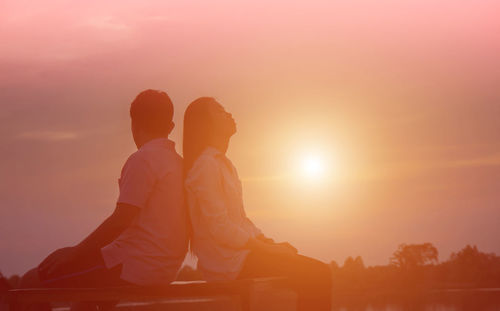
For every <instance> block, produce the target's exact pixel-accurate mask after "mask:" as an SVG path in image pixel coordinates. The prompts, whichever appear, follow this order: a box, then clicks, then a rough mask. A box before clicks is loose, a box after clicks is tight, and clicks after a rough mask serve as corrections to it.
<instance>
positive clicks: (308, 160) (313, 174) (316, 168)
mask: <svg viewBox="0 0 500 311" xmlns="http://www.w3.org/2000/svg"><path fill="white" fill-rule="evenodd" d="M299 168H300V175H301V176H302V177H303V178H305V179H307V180H310V181H318V180H321V179H323V178H324V176H325V174H326V170H327V166H326V163H325V160H324V157H323V156H322V155H321V154H319V153H309V154H305V155H303V156H302V157H301V159H300V165H299Z"/></svg>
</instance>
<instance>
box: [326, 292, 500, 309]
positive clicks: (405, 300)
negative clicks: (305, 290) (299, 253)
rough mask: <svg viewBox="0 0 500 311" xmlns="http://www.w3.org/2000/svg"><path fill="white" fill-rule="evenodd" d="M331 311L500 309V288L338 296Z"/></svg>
mask: <svg viewBox="0 0 500 311" xmlns="http://www.w3.org/2000/svg"><path fill="white" fill-rule="evenodd" d="M332 311H500V288H493V289H468V290H440V291H434V292H422V293H418V294H415V293H404V292H402V293H398V294H395V293H386V294H380V293H379V294H377V295H368V294H367V295H350V296H338V297H334V303H333V308H332Z"/></svg>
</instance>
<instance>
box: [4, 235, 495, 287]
mask: <svg viewBox="0 0 500 311" xmlns="http://www.w3.org/2000/svg"><path fill="white" fill-rule="evenodd" d="M330 267H331V271H332V276H333V280H334V282H333V287H334V289H336V290H340V291H343V290H346V291H360V290H361V291H365V290H366V291H371V290H378V291H380V290H395V289H396V290H399V289H401V290H408V289H412V290H415V289H422V290H425V289H441V288H448V289H450V288H478V287H497V288H500V256H497V255H495V254H493V253H483V252H481V251H479V250H478V249H477V247H476V246H470V245H467V246H465V247H464V248H463V249H462V250H460V251H458V252H456V253H452V254H451V256H450V258H449V259H448V260H446V261H443V262H439V261H438V250H437V249H436V247H434V245H432V244H431V243H423V244H401V245H400V246H399V248H398V249H397V250H396V251H395V252H394V253H393V255H392V256H391V257H390V258H389V264H388V265H385V266H369V267H365V265H364V263H363V259H362V258H361V257H360V256H357V257H355V258H353V257H348V258H347V259H346V260H345V261H344V264H343V265H342V266H340V265H339V264H337V263H336V262H335V261H331V262H330ZM202 278H203V276H202V274H201V272H199V271H198V270H196V269H194V268H193V267H191V266H184V267H183V268H182V269H181V271H180V272H179V275H178V278H177V279H178V280H179V281H189V280H200V279H202ZM19 281H20V277H19V276H18V275H13V276H11V277H9V278H2V274H1V273H0V288H1V287H12V288H16V287H18V285H19Z"/></svg>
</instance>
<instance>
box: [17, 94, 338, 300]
mask: <svg viewBox="0 0 500 311" xmlns="http://www.w3.org/2000/svg"><path fill="white" fill-rule="evenodd" d="M130 117H131V129H132V136H133V139H134V142H135V144H136V146H137V148H138V150H137V151H136V152H135V153H133V154H132V155H131V156H130V157H129V158H128V160H127V161H126V163H125V165H124V166H123V169H122V172H121V176H120V179H119V180H118V183H119V188H120V194H119V197H118V200H117V203H116V208H115V210H114V212H113V213H112V215H111V216H109V217H108V218H107V219H106V220H105V221H104V222H103V223H102V224H101V225H100V226H99V227H98V228H97V229H96V230H95V231H94V232H92V233H91V234H90V235H89V236H88V237H86V238H85V239H84V240H83V241H81V242H80V243H79V244H77V245H76V246H72V247H66V248H61V249H58V250H56V251H55V252H53V253H52V254H50V255H49V256H48V257H47V258H46V259H45V260H44V261H43V262H42V263H41V264H40V265H39V266H38V267H37V268H35V269H32V270H30V271H28V272H27V273H26V274H25V275H24V276H23V278H22V280H21V287H24V288H28V287H59V288H60V287H106V286H122V285H141V286H146V285H149V286H151V285H162V284H168V283H170V282H172V281H173V280H174V279H175V277H176V275H177V272H178V270H179V268H180V266H181V264H182V262H183V260H184V257H185V255H186V252H187V249H188V243H190V244H191V249H192V251H193V252H194V254H195V255H196V256H197V257H198V269H200V270H201V271H202V273H203V275H204V278H205V279H206V280H208V281H221V280H235V279H241V278H253V277H270V276H285V277H287V278H288V279H289V280H290V285H291V286H292V288H293V289H294V290H295V291H296V292H297V294H298V306H297V307H298V310H329V309H330V295H331V288H330V287H331V272H330V269H329V268H328V266H327V265H326V264H324V263H322V262H320V261H317V260H315V259H312V258H309V257H305V256H302V255H299V254H297V250H296V249H295V248H294V247H293V246H291V245H290V244H289V243H287V242H283V243H276V242H274V241H273V240H272V239H270V238H268V237H266V236H265V235H264V234H263V233H262V231H261V230H260V229H259V228H257V227H256V226H255V225H254V224H253V223H252V221H251V220H250V219H249V218H248V217H247V216H246V214H245V210H244V206H243V199H242V187H241V181H240V179H239V177H238V174H237V172H236V168H235V167H234V166H233V164H232V163H231V161H230V160H229V159H228V158H227V157H226V150H227V149H228V145H229V140H230V138H231V136H232V135H233V134H235V133H236V123H235V121H234V119H233V118H232V115H231V114H230V113H228V112H226V111H225V109H224V108H223V107H222V106H221V105H220V104H219V103H218V102H217V101H216V100H215V99H214V98H211V97H201V98H199V99H197V100H195V101H194V102H192V103H191V104H190V105H189V106H188V108H187V109H186V112H185V114H184V137H183V156H184V161H183V160H182V158H181V157H180V156H179V155H178V154H177V153H176V151H175V146H174V142H173V141H171V140H169V139H168V135H169V134H170V132H171V131H172V129H173V127H174V123H173V121H172V117H173V105H172V102H171V100H170V98H169V97H168V95H167V94H166V93H165V92H161V91H156V90H146V91H144V92H141V93H140V94H139V95H138V96H137V97H136V98H135V99H134V101H133V102H132V104H131V106H130ZM184 195H185V198H184ZM185 203H187V204H185Z"/></svg>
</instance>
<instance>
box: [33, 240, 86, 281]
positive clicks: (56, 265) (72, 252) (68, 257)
mask: <svg viewBox="0 0 500 311" xmlns="http://www.w3.org/2000/svg"><path fill="white" fill-rule="evenodd" d="M76 258H77V251H76V248H75V247H64V248H60V249H58V250H56V251H54V252H53V253H52V254H50V255H49V256H47V258H45V260H44V261H43V262H42V263H41V264H40V265H39V266H38V269H39V270H40V272H41V273H43V274H45V275H47V276H50V275H52V274H54V273H55V272H57V271H59V270H60V269H61V268H64V267H66V266H68V265H69V264H71V263H72V262H74V261H75V259H76Z"/></svg>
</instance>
